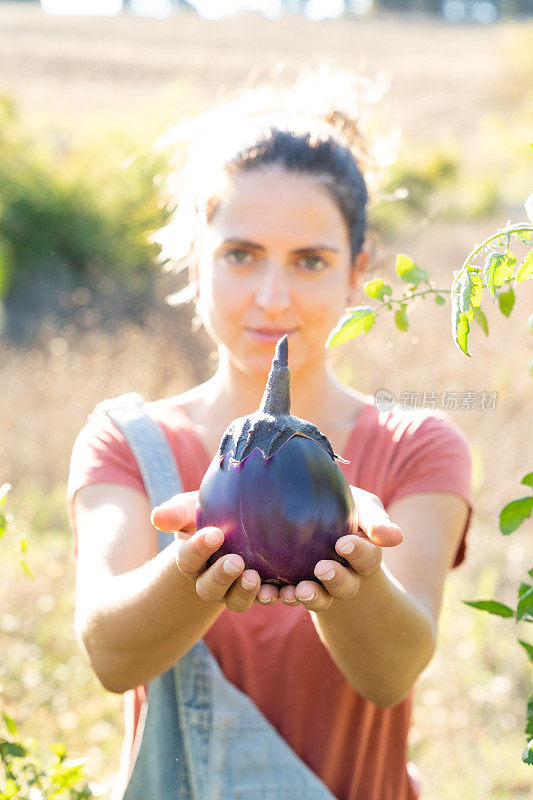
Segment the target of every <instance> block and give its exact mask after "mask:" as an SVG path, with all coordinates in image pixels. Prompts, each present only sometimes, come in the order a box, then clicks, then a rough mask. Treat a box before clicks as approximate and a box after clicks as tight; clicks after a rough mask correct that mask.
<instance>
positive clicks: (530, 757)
mask: <svg viewBox="0 0 533 800" xmlns="http://www.w3.org/2000/svg"><path fill="white" fill-rule="evenodd" d="M522 761H523V762H524V764H528V765H529V766H531V765H533V739H530V740H529V742H528V743H527V745H526V749H525V750H524V752H523V753H522Z"/></svg>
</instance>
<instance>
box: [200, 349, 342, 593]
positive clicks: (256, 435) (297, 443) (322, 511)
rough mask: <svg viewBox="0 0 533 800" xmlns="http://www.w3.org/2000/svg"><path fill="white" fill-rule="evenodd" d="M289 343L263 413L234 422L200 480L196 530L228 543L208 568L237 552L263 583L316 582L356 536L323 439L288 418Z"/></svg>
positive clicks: (279, 355) (274, 370)
mask: <svg viewBox="0 0 533 800" xmlns="http://www.w3.org/2000/svg"><path fill="white" fill-rule="evenodd" d="M290 405H291V401H290V371H289V366H288V337H287V336H286V335H285V336H283V337H282V338H281V339H280V340H279V341H278V342H277V344H276V352H275V355H274V358H273V360H272V366H271V369H270V373H269V376H268V381H267V385H266V388H265V392H264V394H263V398H262V400H261V404H260V406H259V409H258V410H257V411H255V412H254V413H253V414H249V415H248V416H245V417H239V418H238V419H236V420H234V421H233V422H231V423H230V425H229V427H228V428H227V430H226V431H225V433H224V435H223V437H222V440H221V442H220V446H219V449H218V451H217V453H216V455H215V457H214V458H213V460H212V462H211V464H210V465H209V468H208V470H207V472H206V473H205V476H204V478H203V480H202V484H201V486H200V490H199V493H198V502H197V509H196V528H197V529H199V528H205V527H206V526H215V527H217V528H220V529H221V530H222V531H223V533H224V542H223V543H222V545H221V547H220V548H219V549H218V550H217V551H216V553H214V554H213V555H212V556H211V557H210V559H209V561H208V562H207V564H208V566H210V565H211V564H213V563H214V562H215V561H216V560H218V559H219V558H220V556H222V555H228V554H229V553H238V554H239V555H240V556H242V558H243V559H244V563H245V565H246V568H247V569H254V570H256V571H257V572H258V573H259V575H260V577H261V582H262V583H272V584H275V585H277V586H285V585H294V586H296V585H297V584H298V583H299V582H300V581H303V580H314V581H316V580H317V579H316V577H315V575H314V572H313V570H314V567H315V565H316V564H317V562H318V561H320V560H322V559H333V560H335V561H338V562H339V563H341V564H346V563H347V562H346V560H345V559H344V558H342V556H339V555H338V554H337V552H336V551H335V542H336V541H337V539H339V538H340V537H341V536H343V535H345V534H350V533H355V532H356V531H357V510H356V506H355V503H354V499H353V496H352V493H351V490H350V487H349V485H348V483H347V481H346V478H345V477H344V474H343V472H342V470H341V468H340V467H339V465H338V463H337V462H338V461H343V463H347V462H345V461H344V459H342V458H340V456H338V455H336V454H335V453H334V452H333V448H332V446H331V444H330V442H329V440H328V438H327V437H326V436H324V434H323V433H321V431H319V429H318V428H317V427H316V426H315V425H313V424H312V423H311V422H307V420H304V419H300V418H298V417H294V416H292V415H291V413H290Z"/></svg>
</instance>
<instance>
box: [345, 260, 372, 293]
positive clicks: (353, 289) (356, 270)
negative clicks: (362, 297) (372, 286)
mask: <svg viewBox="0 0 533 800" xmlns="http://www.w3.org/2000/svg"><path fill="white" fill-rule="evenodd" d="M369 260H370V254H369V253H368V252H367V251H366V250H361V252H360V253H358V254H357V255H356V257H355V258H354V260H353V264H352V269H351V270H350V286H349V289H348V297H347V305H348V306H351V305H355V304H356V303H357V295H358V293H359V285H360V284H361V282H362V279H363V274H364V272H365V270H366V268H367V267H368V262H369Z"/></svg>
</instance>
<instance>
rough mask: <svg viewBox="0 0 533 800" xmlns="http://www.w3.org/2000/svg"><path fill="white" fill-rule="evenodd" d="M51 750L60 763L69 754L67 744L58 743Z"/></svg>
mask: <svg viewBox="0 0 533 800" xmlns="http://www.w3.org/2000/svg"><path fill="white" fill-rule="evenodd" d="M50 749H51V751H52V752H53V753H54V754H55V755H56V756H57V757H58V759H59V760H60V761H63V759H64V758H65V756H66V754H67V747H66V745H65V744H63V742H56V743H55V744H53V745H51V747H50Z"/></svg>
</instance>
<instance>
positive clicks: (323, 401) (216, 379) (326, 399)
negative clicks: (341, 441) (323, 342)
mask: <svg viewBox="0 0 533 800" xmlns="http://www.w3.org/2000/svg"><path fill="white" fill-rule="evenodd" d="M289 367H290V370H291V414H293V415H294V416H296V417H301V418H302V419H307V420H309V421H310V422H314V424H317V421H321V422H323V421H324V420H327V419H328V418H329V417H332V418H335V415H336V414H337V413H338V411H339V403H341V402H342V401H345V402H346V401H349V402H353V396H354V394H355V393H353V392H352V391H351V390H350V389H349V388H348V387H346V386H344V385H343V384H342V383H340V381H339V380H338V379H337V378H336V376H335V375H334V373H333V370H332V369H331V368H330V367H329V365H328V364H327V361H326V356H325V354H324V356H323V357H322V358H315V359H312V360H311V361H309V362H307V363H306V364H304V365H303V366H301V367H300V368H299V369H293V368H292V367H291V366H290V356H289ZM267 377H268V372H265V374H262V373H253V374H249V373H245V372H243V371H242V370H241V369H239V368H238V366H237V365H236V364H235V363H234V362H233V361H232V360H231V358H229V354H228V353H227V351H226V350H223V349H220V350H219V364H218V368H217V371H216V373H215V375H214V376H213V377H212V378H211V380H210V381H209V384H210V387H209V388H210V391H209V398H210V405H211V406H212V407H213V408H216V410H217V416H218V417H219V418H222V417H223V418H224V419H227V420H231V419H235V418H236V417H242V416H244V415H245V414H250V413H251V412H252V411H255V410H256V409H257V408H258V407H259V403H260V402H261V398H262V396H263V393H264V391H265V385H266V381H267Z"/></svg>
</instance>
